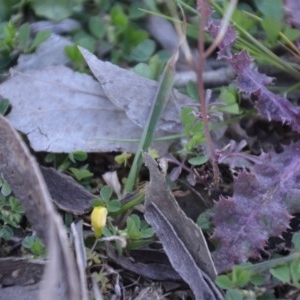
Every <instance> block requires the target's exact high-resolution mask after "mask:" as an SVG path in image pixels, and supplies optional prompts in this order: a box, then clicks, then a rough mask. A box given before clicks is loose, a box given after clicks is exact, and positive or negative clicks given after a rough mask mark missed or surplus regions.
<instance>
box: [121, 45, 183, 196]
mask: <svg viewBox="0 0 300 300" xmlns="http://www.w3.org/2000/svg"><path fill="white" fill-rule="evenodd" d="M177 58H178V50H177V51H176V53H175V54H173V56H172V57H171V58H170V59H169V61H168V62H167V64H166V66H165V68H164V71H163V73H162V75H161V78H160V81H159V85H158V88H157V91H156V94H155V98H154V101H153V104H152V107H151V111H150V114H149V117H148V120H147V123H146V125H145V127H144V130H143V134H142V137H141V140H140V142H139V145H138V148H137V151H136V154H135V157H134V160H133V163H132V166H131V169H130V172H129V175H128V179H127V181H126V184H125V188H124V193H129V192H131V191H132V190H133V188H134V185H135V183H136V179H137V176H138V174H139V171H140V169H141V166H142V162H143V158H142V153H143V151H147V150H148V149H149V147H150V146H151V143H152V140H153V137H154V132H155V128H156V126H157V123H158V121H159V119H160V116H161V114H162V112H163V110H164V108H165V106H166V104H167V102H168V100H169V98H170V95H171V92H172V88H173V84H174V65H175V63H176V61H177Z"/></svg>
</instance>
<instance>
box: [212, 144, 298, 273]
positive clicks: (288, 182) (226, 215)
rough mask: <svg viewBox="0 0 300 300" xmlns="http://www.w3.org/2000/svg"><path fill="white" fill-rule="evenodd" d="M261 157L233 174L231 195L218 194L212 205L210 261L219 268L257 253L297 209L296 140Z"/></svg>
mask: <svg viewBox="0 0 300 300" xmlns="http://www.w3.org/2000/svg"><path fill="white" fill-rule="evenodd" d="M261 158H262V163H256V164H254V165H253V166H252V167H250V168H249V171H242V172H241V173H239V174H238V176H237V177H235V179H234V194H233V196H232V197H228V198H226V197H221V199H220V201H218V202H217V203H216V205H215V212H214V216H213V221H214V223H215V230H214V235H213V237H214V238H216V239H217V240H219V247H218V249H217V250H216V251H215V252H214V262H215V264H216V267H217V269H218V271H219V272H222V271H227V270H229V269H230V268H231V267H232V266H233V264H235V263H241V262H245V261H246V260H247V259H248V258H249V257H255V256H256V257H257V256H259V251H260V250H261V249H263V248H264V247H265V246H266V245H267V241H268V238H269V237H271V236H280V235H281V234H282V232H284V231H285V230H286V229H287V228H289V221H290V219H291V214H292V213H295V212H296V210H298V204H297V203H298V202H299V198H300V180H299V179H300V143H295V144H293V145H290V146H288V147H285V151H284V152H283V153H281V154H278V153H275V152H272V153H270V154H265V153H263V154H262V155H261Z"/></svg>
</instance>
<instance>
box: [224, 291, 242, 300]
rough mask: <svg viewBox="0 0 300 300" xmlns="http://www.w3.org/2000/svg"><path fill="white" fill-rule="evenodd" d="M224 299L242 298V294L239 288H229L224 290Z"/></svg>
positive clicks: (240, 299)
mask: <svg viewBox="0 0 300 300" xmlns="http://www.w3.org/2000/svg"><path fill="white" fill-rule="evenodd" d="M225 299H226V300H243V299H244V297H243V294H242V292H240V291H239V290H236V289H230V290H228V291H227V292H226V296H225Z"/></svg>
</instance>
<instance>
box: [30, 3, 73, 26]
mask: <svg viewBox="0 0 300 300" xmlns="http://www.w3.org/2000/svg"><path fill="white" fill-rule="evenodd" d="M72 6H73V4H72V2H71V1H69V0H32V2H31V7H32V8H33V10H34V12H35V13H36V14H37V15H38V16H40V17H45V18H47V19H49V20H52V21H60V20H62V19H66V18H68V17H70V16H71V14H72Z"/></svg>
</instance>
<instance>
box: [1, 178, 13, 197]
mask: <svg viewBox="0 0 300 300" xmlns="http://www.w3.org/2000/svg"><path fill="white" fill-rule="evenodd" d="M1 194H2V195H3V196H4V197H7V196H9V195H10V194H11V188H10V185H9V184H8V183H7V182H6V181H4V182H3V183H2V186H1Z"/></svg>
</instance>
